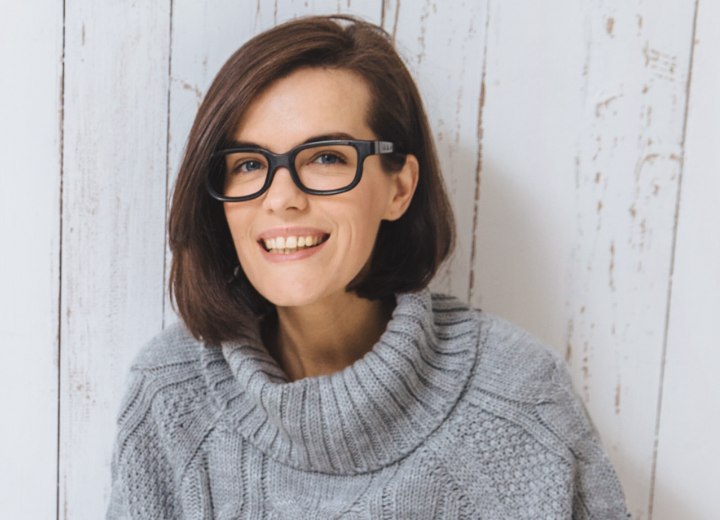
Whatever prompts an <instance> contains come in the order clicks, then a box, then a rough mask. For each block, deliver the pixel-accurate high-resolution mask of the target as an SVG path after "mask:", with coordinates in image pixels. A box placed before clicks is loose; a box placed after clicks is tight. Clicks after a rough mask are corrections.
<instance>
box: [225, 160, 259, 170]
mask: <svg viewBox="0 0 720 520" xmlns="http://www.w3.org/2000/svg"><path fill="white" fill-rule="evenodd" d="M264 167H265V166H264V165H263V163H261V162H260V161H258V160H255V159H248V160H246V161H238V162H236V163H235V164H234V165H233V168H232V173H252V172H256V171H258V170H262V169H263V168H264Z"/></svg>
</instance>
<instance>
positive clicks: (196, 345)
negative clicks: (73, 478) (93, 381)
mask: <svg viewBox="0 0 720 520" xmlns="http://www.w3.org/2000/svg"><path fill="white" fill-rule="evenodd" d="M204 348H207V347H205V346H204V345H203V344H202V342H199V341H198V340H196V339H195V338H193V337H192V335H191V334H190V333H189V332H188V331H187V329H186V328H185V326H184V325H183V324H182V323H175V324H172V325H170V326H168V327H167V328H166V329H164V330H163V331H162V332H160V333H159V334H157V335H156V336H155V337H154V338H152V339H151V340H150V341H148V342H147V343H146V344H145V345H144V346H143V347H142V348H141V349H140V350H139V351H138V353H137V354H136V355H135V358H134V359H133V362H132V364H131V366H130V370H129V372H128V375H127V378H126V387H125V393H124V397H123V400H122V402H121V405H120V408H119V411H118V414H117V424H116V426H117V439H116V442H117V443H118V457H120V458H121V459H124V458H125V457H130V458H132V457H137V456H138V455H137V453H149V452H151V451H152V450H149V448H148V443H150V442H153V443H156V444H157V450H155V451H162V452H164V453H165V454H166V456H167V458H168V459H169V460H172V461H174V462H173V466H175V467H176V468H182V467H183V466H184V465H185V463H186V462H187V460H189V458H190V457H191V456H192V452H193V449H194V447H195V446H197V444H198V442H199V441H200V439H201V438H202V436H203V432H204V431H205V430H206V429H207V428H210V427H211V426H212V424H213V422H214V417H215V415H216V414H215V411H214V407H213V406H212V402H211V400H210V399H209V397H208V391H207V384H206V381H205V377H204V373H203V370H202V359H203V358H202V353H203V349H204ZM188 425H192V427H188Z"/></svg>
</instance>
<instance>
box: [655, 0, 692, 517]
mask: <svg viewBox="0 0 720 520" xmlns="http://www.w3.org/2000/svg"><path fill="white" fill-rule="evenodd" d="M699 7H700V0H695V11H694V13H693V21H692V32H691V37H690V56H689V63H688V75H687V80H686V83H685V112H684V115H683V126H682V137H681V138H680V157H681V159H680V168H679V172H678V183H677V192H676V198H675V216H674V223H673V235H672V246H671V251H670V270H669V275H668V287H667V298H666V304H665V327H664V330H663V343H662V354H661V358H660V359H661V361H660V380H659V382H658V397H657V408H656V411H655V435H654V439H653V455H652V466H651V469H650V494H649V497H648V509H647V511H648V520H652V517H653V505H654V502H655V483H656V472H657V457H658V447H659V441H660V427H661V423H662V421H661V419H662V403H663V387H664V384H665V364H666V360H667V350H668V333H669V330H670V314H671V307H672V294H673V276H674V273H675V257H676V252H677V236H678V221H679V219H680V201H681V197H682V181H683V177H684V173H685V139H686V137H687V123H688V113H689V111H690V90H691V86H692V73H693V65H694V62H695V45H696V44H697V41H696V34H697V19H698V10H699Z"/></svg>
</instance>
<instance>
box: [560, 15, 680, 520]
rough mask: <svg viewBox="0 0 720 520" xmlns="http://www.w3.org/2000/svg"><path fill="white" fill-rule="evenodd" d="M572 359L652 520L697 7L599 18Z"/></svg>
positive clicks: (572, 301)
mask: <svg viewBox="0 0 720 520" xmlns="http://www.w3.org/2000/svg"><path fill="white" fill-rule="evenodd" d="M590 13H591V15H592V20H591V26H590V32H589V35H588V36H589V39H588V54H587V57H586V59H587V61H586V63H587V76H586V84H585V85H586V87H585V88H586V91H585V94H586V104H585V113H584V114H585V117H586V119H585V122H584V124H583V126H582V129H581V131H580V134H579V135H580V137H581V139H582V142H581V143H579V146H578V167H577V168H578V169H577V178H576V182H577V185H576V199H575V204H576V208H575V209H576V216H575V224H576V232H575V237H574V238H575V244H574V251H573V256H572V267H571V273H570V278H571V293H570V298H569V302H568V309H567V312H568V314H569V327H568V328H569V331H568V343H567V351H566V354H567V356H568V357H569V358H570V359H569V360H570V362H571V364H572V368H573V370H574V376H575V380H576V382H578V384H579V387H580V389H581V392H582V395H583V396H584V398H585V400H586V402H587V404H588V407H589V409H590V412H591V414H592V415H593V417H594V418H595V420H596V421H597V422H598V424H599V426H600V429H601V431H602V433H603V439H604V440H605V443H606V446H607V448H608V450H609V451H610V456H611V458H612V459H613V460H614V462H615V464H616V467H617V468H618V470H619V472H620V474H621V478H622V481H623V484H624V487H625V490H626V492H627V494H628V499H629V502H630V506H631V511H632V512H633V515H634V518H636V519H642V518H647V516H648V511H647V509H648V497H649V494H650V471H651V468H652V464H653V457H654V450H653V444H654V439H655V424H656V413H657V406H656V402H657V395H658V391H659V385H660V370H661V363H662V352H663V342H664V325H663V324H664V322H665V317H666V311H667V305H668V300H667V296H668V283H669V275H670V263H671V255H672V242H673V237H674V228H675V211H674V208H675V204H676V199H677V188H678V180H679V173H680V160H679V158H680V157H681V156H682V149H681V144H682V128H683V120H684V110H685V100H686V91H685V89H686V82H687V73H688V69H689V57H690V43H691V33H692V20H693V5H692V3H687V2H686V3H679V2H675V1H664V2H657V3H653V4H652V5H651V6H650V5H646V4H644V3H643V2H640V1H637V2H626V3H621V2H613V3H608V4H605V5H600V6H597V8H594V9H592V10H590Z"/></svg>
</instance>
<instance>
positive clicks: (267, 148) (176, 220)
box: [108, 16, 626, 518]
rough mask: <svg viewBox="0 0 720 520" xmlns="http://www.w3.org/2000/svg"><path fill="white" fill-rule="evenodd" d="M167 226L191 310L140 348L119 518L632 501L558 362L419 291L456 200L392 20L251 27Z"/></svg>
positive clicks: (126, 419) (180, 291)
mask: <svg viewBox="0 0 720 520" xmlns="http://www.w3.org/2000/svg"><path fill="white" fill-rule="evenodd" d="M288 42H292V45H288ZM169 236H170V245H171V248H172V251H173V266H172V273H171V282H172V291H173V295H174V299H175V302H176V305H177V309H178V311H179V314H180V316H181V318H182V321H181V323H180V324H178V325H176V326H174V327H170V328H169V329H167V330H166V331H164V332H163V333H161V334H160V335H159V336H158V337H156V338H155V339H154V340H153V341H152V342H151V343H150V344H148V345H147V346H146V347H145V348H144V349H143V350H142V352H141V353H140V355H139V356H138V358H137V359H136V361H135V363H134V365H133V368H132V370H131V374H130V375H131V377H130V383H129V385H130V386H129V389H128V392H127V397H126V399H125V401H124V403H123V405H122V410H121V413H120V415H119V420H118V441H117V444H116V447H115V455H114V460H113V496H112V502H111V505H110V509H109V510H108V518H121V517H124V516H123V515H125V516H129V517H131V518H179V517H183V518H258V517H263V516H265V515H269V516H272V517H274V518H329V517H333V518H337V517H348V518H379V517H382V518H570V517H572V518H623V517H625V514H626V513H625V506H624V499H623V495H622V491H621V489H620V486H619V483H618V481H617V478H616V476H615V474H614V471H613V469H612V467H611V466H610V464H609V462H608V460H607V457H606V456H605V454H604V453H603V451H602V448H601V447H600V445H599V443H598V441H597V438H596V436H595V434H594V431H593V428H592V426H591V423H590V421H589V419H588V418H587V416H586V414H585V412H584V410H583V408H582V405H581V404H580V402H579V401H578V400H577V398H576V397H575V395H574V394H573V392H572V388H571V384H570V382H569V378H568V377H567V375H566V372H565V369H564V367H563V364H562V362H561V361H560V360H559V359H557V357H556V356H555V355H554V354H552V353H551V352H550V351H549V350H548V349H546V348H545V347H544V346H542V345H540V344H538V343H537V342H536V341H535V340H533V339H532V338H531V337H529V336H528V335H527V334H525V333H524V332H522V331H521V330H519V329H517V328H516V327H514V326H513V325H511V324H508V323H507V322H504V321H502V320H500V319H499V318H497V317H494V316H492V315H489V314H487V313H484V312H480V311H478V310H474V309H471V308H469V307H468V306H467V305H466V304H464V303H462V302H460V301H458V300H456V299H455V298H452V297H449V296H443V295H437V294H431V293H430V292H429V290H428V289H427V284H428V282H429V281H430V279H431V278H432V276H433V275H434V274H435V272H436V270H437V268H438V266H439V265H440V264H441V263H442V261H443V260H444V259H445V258H446V257H447V255H448V253H449V251H450V250H451V247H452V242H453V222H452V214H451V211H450V206H449V204H448V199H447V196H446V194H445V190H444V187H443V182H442V177H441V173H440V171H439V168H438V161H437V158H436V155H435V150H434V146H433V141H432V138H431V133H430V129H429V126H428V123H427V119H426V117H425V113H424V110H423V107H422V103H421V101H420V97H419V95H418V92H417V88H416V87H415V84H414V82H413V80H412V78H411V77H410V75H409V73H408V71H407V69H406V67H405V66H404V64H403V63H402V61H401V60H400V58H399V57H398V55H397V53H396V52H395V51H394V49H393V48H392V44H391V42H390V39H389V38H388V36H387V35H386V34H385V33H384V32H383V31H382V30H381V29H379V28H377V27H375V26H373V25H370V24H367V23H365V22H362V21H359V20H355V19H352V18H347V17H337V16H336V17H314V18H306V19H300V20H296V21H293V22H289V23H287V24H284V25H281V26H278V27H276V28H274V29H271V30H270V31H267V32H265V33H263V34H261V35H259V36H258V37H256V38H254V39H253V40H251V41H249V42H248V43H247V44H245V45H244V46H243V47H242V48H240V49H239V50H238V51H237V52H236V53H235V54H234V55H233V56H232V57H231V58H230V59H229V60H228V62H227V63H226V64H225V65H224V67H223V68H222V69H221V70H220V72H219V73H218V76H217V77H216V79H215V81H214V83H213V85H212V86H211V88H210V90H209V91H208V94H207V96H206V97H205V99H204V101H203V103H202V105H201V107H200V109H199V112H198V115H197V118H196V120H195V124H194V126H193V129H192V131H191V134H190V138H189V140H188V145H187V149H186V152H185V157H184V160H183V163H182V165H181V168H180V172H179V175H178V180H177V184H176V187H175V192H174V197H173V204H172V209H171V216H170V235H169Z"/></svg>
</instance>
